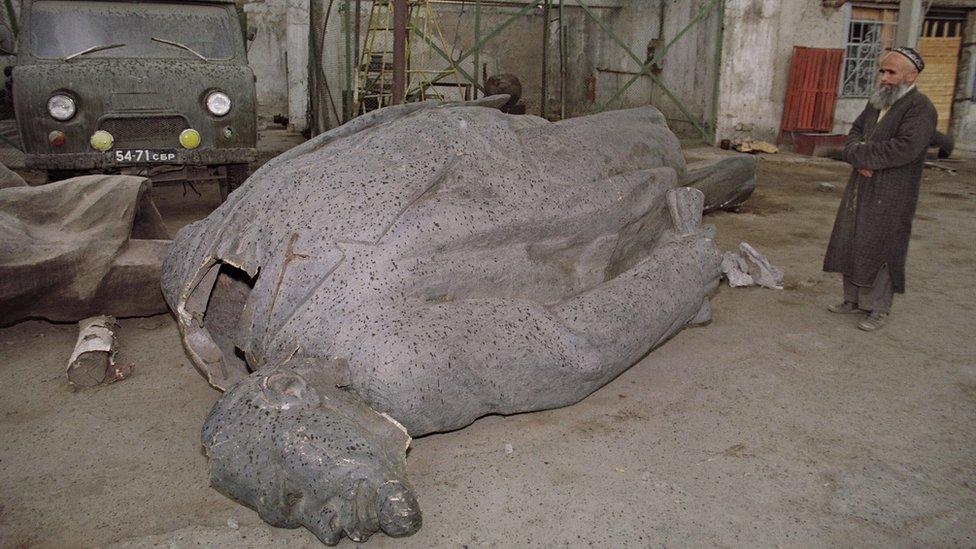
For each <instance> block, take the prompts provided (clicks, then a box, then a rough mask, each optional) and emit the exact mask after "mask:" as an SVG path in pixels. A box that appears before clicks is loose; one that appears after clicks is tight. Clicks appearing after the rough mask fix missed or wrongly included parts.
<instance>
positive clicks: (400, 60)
mask: <svg viewBox="0 0 976 549" xmlns="http://www.w3.org/2000/svg"><path fill="white" fill-rule="evenodd" d="M406 94H407V0H393V104H394V105H399V104H401V103H403V102H404V101H406Z"/></svg>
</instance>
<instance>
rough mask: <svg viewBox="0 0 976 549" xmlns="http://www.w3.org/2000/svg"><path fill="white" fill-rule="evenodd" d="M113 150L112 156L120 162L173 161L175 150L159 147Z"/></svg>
mask: <svg viewBox="0 0 976 549" xmlns="http://www.w3.org/2000/svg"><path fill="white" fill-rule="evenodd" d="M112 152H113V155H114V156H113V158H114V159H115V161H116V162H118V163H120V164H147V163H153V162H173V161H174V160H176V152H175V151H166V150H159V149H118V150H115V151H112Z"/></svg>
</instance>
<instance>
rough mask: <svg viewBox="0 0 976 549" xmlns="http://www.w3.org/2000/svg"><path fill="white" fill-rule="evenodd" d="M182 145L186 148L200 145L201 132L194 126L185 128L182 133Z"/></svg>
mask: <svg viewBox="0 0 976 549" xmlns="http://www.w3.org/2000/svg"><path fill="white" fill-rule="evenodd" d="M180 145H183V148H186V149H195V148H197V147H199V146H200V132H198V131H196V130H194V129H193V128H190V129H186V130H183V131H182V132H181V133H180Z"/></svg>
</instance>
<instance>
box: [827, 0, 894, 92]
mask: <svg viewBox="0 0 976 549" xmlns="http://www.w3.org/2000/svg"><path fill="white" fill-rule="evenodd" d="M854 10H855V11H854V13H853V16H852V18H851V22H850V25H849V26H848V30H847V43H846V48H845V52H844V80H843V84H842V86H841V95H843V96H844V97H868V96H870V95H871V92H872V91H874V82H875V79H876V78H877V74H878V57H879V56H880V55H881V53H882V52H884V51H885V50H886V49H889V48H891V45H892V42H893V41H894V34H895V32H894V31H895V20H896V18H897V12H896V11H893V10H880V9H870V8H855V9H854Z"/></svg>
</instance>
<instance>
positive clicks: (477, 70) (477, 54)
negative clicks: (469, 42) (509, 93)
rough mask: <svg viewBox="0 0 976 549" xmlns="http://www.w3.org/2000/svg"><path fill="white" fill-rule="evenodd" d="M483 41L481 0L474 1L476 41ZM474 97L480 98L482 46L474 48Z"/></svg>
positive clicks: (476, 42)
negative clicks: (479, 83)
mask: <svg viewBox="0 0 976 549" xmlns="http://www.w3.org/2000/svg"><path fill="white" fill-rule="evenodd" d="M479 42H481V0H475V1H474V43H475V44H478V43H479ZM473 57H474V59H473V63H474V72H473V74H474V90H473V91H474V97H472V99H477V98H478V82H479V79H480V78H481V67H480V66H479V65H480V63H481V48H480V47H479V48H477V49H475V50H474V56H473Z"/></svg>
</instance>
